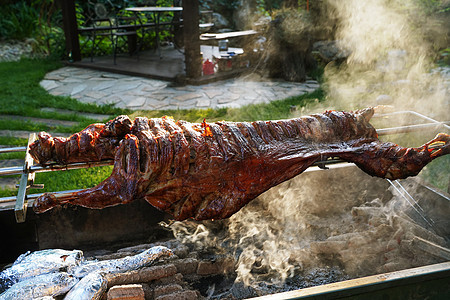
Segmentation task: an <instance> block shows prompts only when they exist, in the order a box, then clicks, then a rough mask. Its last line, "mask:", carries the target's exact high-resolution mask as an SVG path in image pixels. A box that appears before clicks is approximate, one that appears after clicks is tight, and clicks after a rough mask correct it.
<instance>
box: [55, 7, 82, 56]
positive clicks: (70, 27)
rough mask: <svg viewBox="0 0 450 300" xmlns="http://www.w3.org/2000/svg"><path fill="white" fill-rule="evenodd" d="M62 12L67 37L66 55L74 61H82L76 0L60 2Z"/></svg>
mask: <svg viewBox="0 0 450 300" xmlns="http://www.w3.org/2000/svg"><path fill="white" fill-rule="evenodd" d="M59 4H60V5H61V10H62V20H63V27H64V28H63V29H64V35H65V37H66V53H67V54H68V55H70V59H71V60H73V61H80V60H81V51H80V41H79V39H78V26H77V17H76V14H75V0H59Z"/></svg>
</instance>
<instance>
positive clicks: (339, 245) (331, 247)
mask: <svg viewBox="0 0 450 300" xmlns="http://www.w3.org/2000/svg"><path fill="white" fill-rule="evenodd" d="M310 247H311V251H312V252H313V253H315V254H321V253H323V254H335V253H339V252H340V251H341V250H343V249H346V248H347V247H348V242H347V241H319V242H312V243H311V245H310Z"/></svg>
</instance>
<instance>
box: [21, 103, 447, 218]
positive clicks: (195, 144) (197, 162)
mask: <svg viewBox="0 0 450 300" xmlns="http://www.w3.org/2000/svg"><path fill="white" fill-rule="evenodd" d="M373 114H374V110H373V109H372V108H367V109H363V110H359V111H356V112H340V111H326V112H325V113H323V114H314V115H311V116H306V117H301V118H296V119H290V120H279V121H256V122H251V123H249V122H236V123H234V122H216V123H206V122H205V121H204V122H203V123H195V124H192V123H188V122H185V121H177V122H175V121H174V120H173V119H172V118H170V117H163V118H158V119H147V118H136V119H135V120H134V121H131V120H130V119H129V118H128V117H127V116H119V117H117V118H115V119H114V120H111V121H109V122H108V123H106V124H93V125H90V126H89V127H87V128H86V129H84V130H83V131H81V132H79V133H76V134H74V135H72V136H71V137H70V138H67V139H66V138H60V137H55V138H53V137H51V136H50V135H49V134H47V133H40V134H39V138H38V140H36V141H35V142H34V143H33V144H32V145H31V146H30V153H31V155H32V156H33V157H34V159H35V160H37V161H38V162H39V163H40V164H46V163H48V162H50V161H55V162H58V163H62V164H67V163H72V162H86V161H90V162H92V161H100V160H104V159H112V158H113V159H114V169H113V172H112V174H111V176H110V177H109V178H107V179H106V180H105V181H103V182H102V183H100V184H99V185H97V186H96V187H93V188H90V189H86V190H82V191H79V192H74V193H71V194H69V195H67V194H66V195H65V196H59V195H56V194H51V193H46V194H44V195H42V196H41V197H39V198H38V199H37V200H36V201H35V202H34V211H35V212H36V213H43V212H45V211H47V210H49V209H51V208H53V207H55V206H58V205H62V204H64V203H70V204H73V205H79V206H84V207H88V208H104V207H108V206H113V205H117V204H124V203H128V202H131V201H133V200H135V199H139V198H144V199H145V200H146V201H147V202H149V203H150V204H151V205H153V206H154V207H156V208H158V209H160V210H162V211H164V212H167V213H169V214H171V215H172V216H173V217H174V218H175V219H176V220H184V219H187V218H194V219H196V220H205V219H222V218H227V217H229V216H231V215H232V214H234V213H235V212H237V211H238V210H239V209H241V208H242V207H243V206H244V205H246V204H247V203H248V202H249V201H251V200H252V199H254V198H256V197H257V196H258V195H260V194H261V193H263V192H264V191H266V190H268V189H270V188H271V187H273V186H276V185H278V184H280V183H281V182H283V181H285V180H288V179H290V178H292V177H294V176H296V175H298V174H300V173H301V172H303V171H304V170H305V169H306V168H308V167H309V166H311V165H312V164H313V163H315V162H317V161H320V160H324V159H326V158H329V157H339V158H341V159H343V160H345V161H348V162H353V163H355V164H356V165H357V166H358V167H359V168H361V169H362V170H363V171H365V172H366V173H368V174H370V175H372V176H378V177H382V178H389V179H400V178H406V177H408V176H414V175H417V174H418V173H419V172H420V170H421V169H422V168H423V167H424V166H425V165H426V164H428V163H429V162H430V161H432V160H433V159H434V158H436V157H439V156H441V155H444V154H448V153H449V152H450V146H449V145H450V136H449V135H448V134H444V133H441V134H438V135H437V136H436V138H434V139H433V140H432V141H430V142H428V143H426V144H424V145H423V146H421V147H419V148H403V147H400V146H398V145H395V144H393V143H385V142H381V141H380V140H378V138H377V132H376V130H375V129H374V127H373V126H372V125H371V124H369V120H370V118H371V117H372V115H373Z"/></svg>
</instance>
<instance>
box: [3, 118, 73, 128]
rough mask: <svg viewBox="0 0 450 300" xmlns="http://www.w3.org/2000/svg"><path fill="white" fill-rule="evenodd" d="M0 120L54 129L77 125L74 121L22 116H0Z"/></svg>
mask: <svg viewBox="0 0 450 300" xmlns="http://www.w3.org/2000/svg"><path fill="white" fill-rule="evenodd" d="M0 120H19V121H30V122H34V123H42V124H45V125H48V126H52V127H54V126H63V127H72V126H76V125H78V122H74V121H65V120H55V119H44V118H33V117H24V116H16V115H0Z"/></svg>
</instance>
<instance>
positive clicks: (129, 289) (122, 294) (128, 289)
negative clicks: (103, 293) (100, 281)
mask: <svg viewBox="0 0 450 300" xmlns="http://www.w3.org/2000/svg"><path fill="white" fill-rule="evenodd" d="M113 299H117V300H119V299H134V300H144V299H145V291H144V288H143V287H142V285H140V284H129V285H120V286H114V287H112V288H110V289H109V291H108V300H113Z"/></svg>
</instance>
